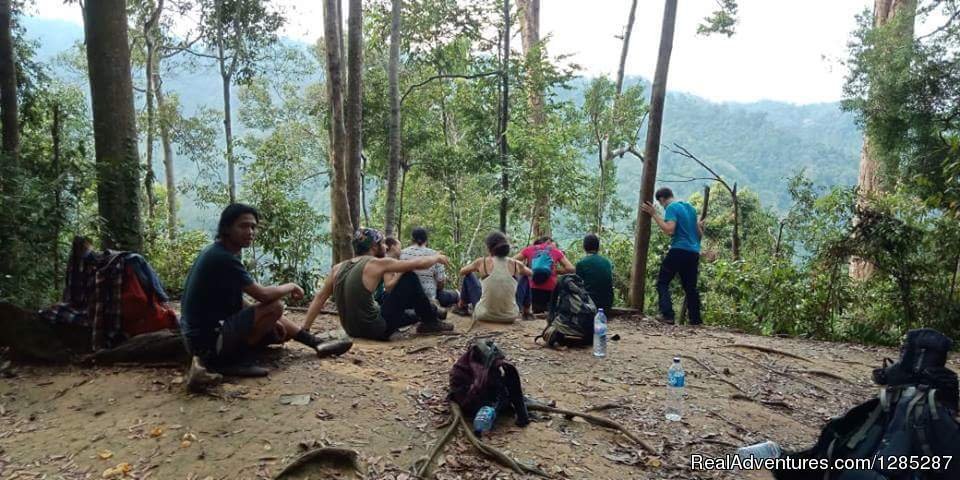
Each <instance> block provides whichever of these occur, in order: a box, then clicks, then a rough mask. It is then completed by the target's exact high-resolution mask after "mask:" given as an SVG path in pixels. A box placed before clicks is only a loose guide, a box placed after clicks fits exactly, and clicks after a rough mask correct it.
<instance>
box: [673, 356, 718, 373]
mask: <svg viewBox="0 0 960 480" xmlns="http://www.w3.org/2000/svg"><path fill="white" fill-rule="evenodd" d="M681 357H683V358H686V359H687V360H692V361H694V362H696V363H697V365H700V366H701V367H703V369H704V370H706V371H708V372H710V373H711V374H713V375H716V374H717V371H716V370H715V369H714V368H713V367H711V366H710V365H707V364H706V363H704V362H701V361H700V359H699V358H697V357H691V356H690V355H681Z"/></svg>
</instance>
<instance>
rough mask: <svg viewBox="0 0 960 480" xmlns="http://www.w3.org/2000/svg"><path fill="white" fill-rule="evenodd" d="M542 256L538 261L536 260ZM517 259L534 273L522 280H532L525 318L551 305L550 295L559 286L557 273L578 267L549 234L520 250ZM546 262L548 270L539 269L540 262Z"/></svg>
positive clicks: (543, 310)
mask: <svg viewBox="0 0 960 480" xmlns="http://www.w3.org/2000/svg"><path fill="white" fill-rule="evenodd" d="M538 257H541V258H540V259H539V260H537V261H536V262H535V261H534V260H535V259H537V258H538ZM513 258H514V259H515V260H519V261H522V262H524V264H526V265H527V266H528V267H530V270H532V271H533V275H532V276H531V277H530V278H529V280H527V279H526V278H523V279H521V280H520V281H521V282H525V281H529V282H530V295H529V297H528V298H527V299H525V301H524V302H523V318H524V319H525V320H526V319H530V318H533V315H532V314H533V313H543V312H546V311H547V309H548V308H549V306H550V297H551V296H552V295H553V289H554V288H556V286H557V274H565V273H573V272H574V271H575V270H576V269H575V268H574V266H573V264H571V263H570V260H568V259H567V256H566V255H564V253H563V250H561V249H560V248H559V247H557V244H556V242H554V241H553V238H550V237H548V236H544V237H540V238H538V239H537V240H536V241H535V242H533V245H530V246H528V247H526V248H524V249H523V250H521V251H520V253H518V254H517V255H516V256H515V257H513ZM541 261H542V262H544V263H546V264H548V265H547V266H548V267H549V268H548V270H547V272H539V271H538V265H537V264H538V263H540V262H541Z"/></svg>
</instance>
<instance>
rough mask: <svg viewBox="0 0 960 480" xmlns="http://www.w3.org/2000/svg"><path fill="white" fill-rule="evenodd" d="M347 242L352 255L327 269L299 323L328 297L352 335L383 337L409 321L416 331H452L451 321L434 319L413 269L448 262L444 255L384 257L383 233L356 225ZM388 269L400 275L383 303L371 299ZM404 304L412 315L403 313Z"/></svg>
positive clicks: (310, 318) (310, 316)
mask: <svg viewBox="0 0 960 480" xmlns="http://www.w3.org/2000/svg"><path fill="white" fill-rule="evenodd" d="M352 243H353V251H354V254H355V255H356V256H355V257H353V258H351V259H350V260H346V261H343V262H340V263H338V264H336V265H334V267H333V268H332V269H331V271H330V274H329V275H328V276H327V278H326V281H324V284H323V288H322V289H321V290H320V291H319V292H317V294H316V296H314V298H313V302H311V304H310V309H309V310H308V311H307V318H306V320H305V322H304V327H305V328H309V326H310V325H312V324H313V321H314V320H315V319H316V318H317V316H318V315H320V312H321V310H322V309H323V306H324V305H325V304H326V302H327V300H328V299H329V298H330V297H331V296H333V297H334V301H335V302H336V305H337V312H338V313H339V315H340V324H341V326H343V329H344V330H345V331H346V332H347V334H348V335H350V336H352V337H359V338H368V339H371V340H389V339H390V336H391V335H393V334H394V333H395V332H397V331H398V330H399V329H400V328H403V327H405V326H408V325H413V324H415V323H416V324H417V332H418V333H439V332H448V331H451V330H453V325H451V324H449V323H446V322H442V321H441V320H440V319H439V317H438V313H437V307H436V305H434V304H433V303H431V302H430V299H429V298H427V295H426V293H424V291H423V286H421V285H420V280H418V279H417V275H416V274H415V273H413V272H414V270H422V269H425V268H429V267H430V266H432V265H435V264H437V263H442V264H444V265H447V266H449V265H450V261H449V260H448V259H447V257H446V256H444V255H442V254H437V255H432V256H429V257H420V258H417V259H415V260H397V259H394V258H389V257H386V251H387V248H386V245H385V244H384V238H383V235H382V234H381V233H380V232H379V231H377V230H375V229H372V228H362V229H360V230H357V231H356V233H355V234H354V236H353V242H352ZM391 273H397V274H400V275H399V277H398V278H397V279H396V283H395V285H393V288H392V289H391V291H390V292H389V293H388V294H386V295H383V304H382V305H378V304H377V302H376V301H375V298H376V294H377V290H379V289H380V288H383V284H384V277H385V276H387V275H388V274H391ZM408 309H412V310H413V311H414V314H413V315H410V314H409V313H408V312H405V310H408Z"/></svg>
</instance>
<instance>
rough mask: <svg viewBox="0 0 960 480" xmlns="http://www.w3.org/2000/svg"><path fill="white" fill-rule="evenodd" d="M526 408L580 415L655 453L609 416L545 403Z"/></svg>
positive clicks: (648, 445) (568, 415) (655, 453)
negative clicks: (604, 416)
mask: <svg viewBox="0 0 960 480" xmlns="http://www.w3.org/2000/svg"><path fill="white" fill-rule="evenodd" d="M527 409H528V410H530V411H532V412H548V413H558V414H561V415H563V416H565V417H568V418H569V417H580V418H582V419H584V420H586V421H587V422H589V423H592V424H594V425H597V426H600V427H604V428H609V429H612V430H619V431H620V432H621V433H623V434H624V435H626V437H627V438H629V439H630V440H633V441H634V443H636V444H638V445H640V446H641V447H643V449H644V450H646V451H648V452H650V454H652V455H657V451H656V450H655V449H654V448H653V447H651V446H650V444H649V443H647V442H645V441H644V440H643V439H642V438H640V437H638V436H636V435H634V434H633V433H632V432H630V431H629V430H627V429H626V428H625V427H624V426H623V425H621V424H619V423H617V422H615V421H613V420H610V419H609V418H603V417H598V416H595V415H590V414H589V413H583V412H574V411H572V410H564V409H562V408H555V407H548V406H546V405H537V404H533V405H527Z"/></svg>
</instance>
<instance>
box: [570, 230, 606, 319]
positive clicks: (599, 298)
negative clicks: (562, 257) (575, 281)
mask: <svg viewBox="0 0 960 480" xmlns="http://www.w3.org/2000/svg"><path fill="white" fill-rule="evenodd" d="M583 251H584V253H586V255H585V256H584V257H583V258H581V259H580V261H579V262H577V276H578V277H580V278H582V279H583V283H584V285H585V286H586V287H587V293H589V294H590V298H591V299H593V304H594V305H596V306H597V308H602V309H604V310H607V311H609V309H610V307H611V306H613V265H612V264H611V263H610V260H609V259H607V257H604V256H603V255H600V237H597V236H596V235H594V234H592V233H588V234H587V235H586V236H584V237H583Z"/></svg>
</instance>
